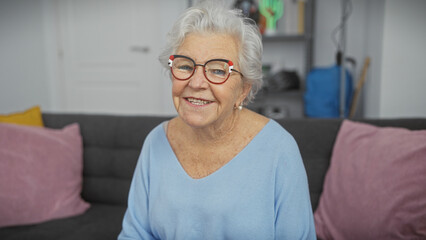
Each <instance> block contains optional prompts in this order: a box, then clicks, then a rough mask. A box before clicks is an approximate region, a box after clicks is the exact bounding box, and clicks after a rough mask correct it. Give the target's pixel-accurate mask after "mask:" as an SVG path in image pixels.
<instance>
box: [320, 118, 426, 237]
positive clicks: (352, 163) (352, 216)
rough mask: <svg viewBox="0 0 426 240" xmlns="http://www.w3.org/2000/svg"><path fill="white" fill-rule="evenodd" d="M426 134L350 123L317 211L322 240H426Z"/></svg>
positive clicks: (339, 139) (343, 132)
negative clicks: (423, 238) (417, 239)
mask: <svg viewBox="0 0 426 240" xmlns="http://www.w3.org/2000/svg"><path fill="white" fill-rule="evenodd" d="M425 163H426V130H421V131H409V130H407V129H403V128H389V127H387V128H379V127H376V126H372V125H369V124H364V123H356V122H351V121H344V122H343V124H342V127H341V129H340V131H339V134H338V137H337V141H336V144H335V146H334V149H333V156H332V160H331V165H330V169H329V171H328V173H327V176H326V179H325V184H324V192H323V194H322V196H321V199H320V203H319V206H318V209H317V210H316V212H315V225H316V230H317V234H318V236H319V237H320V238H321V239H416V238H421V236H422V237H426V222H425V221H424V219H426V191H425V187H424V186H425V185H424V184H425V183H426V164H425Z"/></svg>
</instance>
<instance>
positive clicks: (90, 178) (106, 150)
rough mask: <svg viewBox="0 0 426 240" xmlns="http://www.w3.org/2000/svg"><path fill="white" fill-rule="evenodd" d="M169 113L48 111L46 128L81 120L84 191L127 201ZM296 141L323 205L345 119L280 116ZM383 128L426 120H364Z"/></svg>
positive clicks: (90, 196)
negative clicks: (148, 143)
mask: <svg viewBox="0 0 426 240" xmlns="http://www.w3.org/2000/svg"><path fill="white" fill-rule="evenodd" d="M168 119H170V118H169V117H148V116H113V115H88V114H48V113H45V114H43V120H44V123H45V125H46V126H47V127H51V128H62V127H64V126H65V125H68V124H71V123H74V122H78V123H79V124H80V128H81V133H82V136H83V145H84V156H83V161H84V170H83V177H84V179H83V193H82V196H83V198H84V199H85V200H87V201H89V202H92V203H107V204H119V205H124V206H125V205H126V204H127V195H128V191H129V187H130V183H131V179H132V176H133V171H134V168H135V166H136V162H137V159H138V157H139V153H140V150H141V148H142V144H143V141H144V139H145V137H146V136H147V134H148V133H149V132H150V131H151V130H152V129H153V128H154V127H155V126H157V125H158V124H160V123H161V122H163V121H166V120H168ZM277 122H278V123H280V124H281V125H282V126H283V127H284V128H285V129H287V131H289V132H290V133H291V134H292V135H293V136H294V138H295V139H296V141H297V143H298V145H299V148H300V152H301V155H302V158H303V162H304V164H305V168H306V172H307V175H308V181H309V190H310V194H311V202H312V208H313V209H314V210H315V209H316V207H317V206H318V201H319V197H320V195H321V193H322V189H323V188H322V186H323V183H324V177H325V174H326V173H327V169H328V167H329V163H330V158H331V153H332V150H333V145H334V142H335V140H336V136H337V133H338V131H339V128H340V125H341V123H342V120H341V119H283V120H277ZM363 122H367V123H371V124H374V125H378V126H395V127H404V128H408V129H413V130H416V129H426V120H425V119H396V120H395V119H393V120H363Z"/></svg>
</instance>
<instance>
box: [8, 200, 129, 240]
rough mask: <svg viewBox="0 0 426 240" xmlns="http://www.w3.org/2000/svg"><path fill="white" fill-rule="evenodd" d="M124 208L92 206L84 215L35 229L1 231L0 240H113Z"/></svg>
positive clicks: (52, 222)
mask: <svg viewBox="0 0 426 240" xmlns="http://www.w3.org/2000/svg"><path fill="white" fill-rule="evenodd" d="M125 211H126V207H124V206H117V205H105V204H92V206H91V207H90V209H89V210H87V212H86V213H84V214H83V215H79V216H76V217H70V218H66V219H59V220H54V221H49V222H45V223H41V224H37V225H26V226H17V227H6V228H0V239H2V240H76V239H78V240H94V239H102V240H109V239H110V240H113V239H114V240H116V239H117V236H118V234H119V233H120V231H121V222H122V220H123V216H124V212H125Z"/></svg>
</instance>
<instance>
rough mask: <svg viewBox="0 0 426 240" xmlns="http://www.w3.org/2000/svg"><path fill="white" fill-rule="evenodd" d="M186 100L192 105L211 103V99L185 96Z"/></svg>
mask: <svg viewBox="0 0 426 240" xmlns="http://www.w3.org/2000/svg"><path fill="white" fill-rule="evenodd" d="M187 100H188V101H189V102H190V103H192V104H194V105H205V104H208V103H211V101H204V100H200V99H195V98H187Z"/></svg>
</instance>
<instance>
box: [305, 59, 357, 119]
mask: <svg viewBox="0 0 426 240" xmlns="http://www.w3.org/2000/svg"><path fill="white" fill-rule="evenodd" d="M340 67H341V66H338V65H334V66H332V67H328V68H314V69H313V70H312V71H311V72H310V73H309V74H308V76H307V77H306V92H305V94H304V101H305V115H306V116H307V117H316V118H338V117H340ZM345 72H346V84H345V88H346V89H345V90H346V91H345V105H346V106H345V117H347V116H348V114H349V107H350V101H351V99H352V94H353V81H352V75H351V74H350V73H349V72H348V71H347V70H346V71H345Z"/></svg>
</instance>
